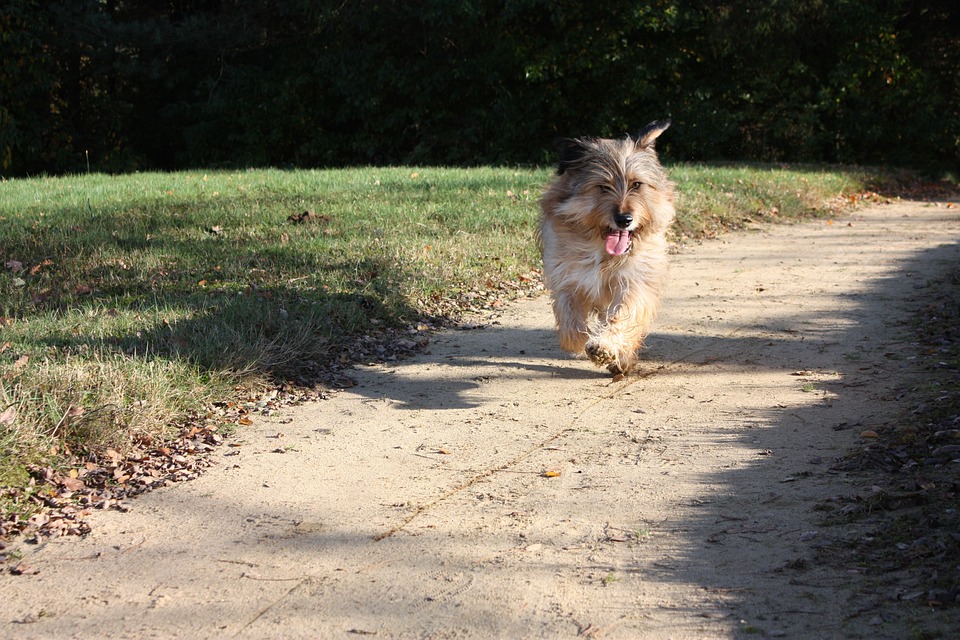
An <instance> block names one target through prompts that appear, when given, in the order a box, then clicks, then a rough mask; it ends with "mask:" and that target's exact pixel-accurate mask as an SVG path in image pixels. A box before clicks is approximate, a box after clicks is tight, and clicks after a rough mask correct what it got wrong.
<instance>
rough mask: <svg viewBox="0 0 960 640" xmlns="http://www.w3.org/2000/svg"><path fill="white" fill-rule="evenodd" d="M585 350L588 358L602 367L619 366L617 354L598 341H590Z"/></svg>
mask: <svg viewBox="0 0 960 640" xmlns="http://www.w3.org/2000/svg"><path fill="white" fill-rule="evenodd" d="M583 350H584V352H586V354H587V357H588V358H590V359H591V360H593V362H594V363H596V364H597V365H599V366H601V367H602V366H608V367H613V366H616V364H617V354H616V352H615V351H613V350H612V349H610V348H609V347H608V346H607V345H605V344H603V343H602V342H600V341H598V340H589V341H588V342H587V344H586V345H585V346H584V347H583Z"/></svg>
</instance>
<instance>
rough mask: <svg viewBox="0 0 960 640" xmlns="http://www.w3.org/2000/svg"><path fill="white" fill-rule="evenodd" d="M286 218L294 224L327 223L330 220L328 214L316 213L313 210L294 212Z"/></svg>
mask: <svg viewBox="0 0 960 640" xmlns="http://www.w3.org/2000/svg"><path fill="white" fill-rule="evenodd" d="M287 220H288V221H289V222H292V223H294V224H307V223H311V224H327V223H329V222H330V216H327V215H323V214H318V213H316V212H315V211H309V210H307V211H304V212H303V213H294V214H291V215H289V216H287Z"/></svg>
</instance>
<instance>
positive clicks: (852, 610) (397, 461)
mask: <svg viewBox="0 0 960 640" xmlns="http://www.w3.org/2000/svg"><path fill="white" fill-rule="evenodd" d="M958 239H960V215H958V213H957V209H956V208H953V209H947V208H944V207H934V206H930V205H924V204H922V203H901V204H895V205H890V206H885V207H880V208H874V209H870V210H866V211H863V212H860V213H858V214H856V215H854V216H852V217H850V218H845V219H842V220H837V221H834V222H832V223H827V222H826V221H819V222H812V223H806V224H802V225H796V226H782V227H781V226H778V227H773V228H764V229H762V230H755V231H753V232H750V233H745V234H739V235H736V236H731V237H727V238H725V239H722V240H719V241H713V242H709V243H706V244H704V245H701V246H697V247H690V248H687V249H684V250H683V251H681V252H680V255H677V256H674V260H673V266H672V271H671V273H672V278H671V287H670V291H669V296H668V299H667V301H666V305H665V308H664V313H663V315H662V317H661V319H660V321H659V322H658V324H657V327H656V330H655V333H654V335H653V336H652V337H651V339H650V341H649V349H648V350H647V351H646V353H645V356H644V365H643V368H642V374H641V376H640V377H632V378H628V379H626V380H625V381H623V382H618V383H613V382H611V380H610V378H609V377H608V376H606V375H601V373H600V372H599V371H597V370H594V369H593V368H592V367H591V366H590V365H589V364H588V363H586V362H583V361H575V360H571V359H569V358H567V357H565V356H564V355H563V354H561V353H560V352H559V350H558V349H557V346H556V340H555V338H554V336H553V333H552V330H551V327H552V317H551V315H550V311H549V304H548V301H547V299H546V298H545V297H540V298H537V299H533V300H529V301H525V302H522V303H519V304H516V305H514V306H511V307H510V308H509V309H508V310H506V311H505V312H504V313H503V314H502V316H500V317H499V318H496V319H495V321H494V322H493V323H492V324H490V325H488V326H486V327H484V328H479V329H474V330H469V331H456V332H450V333H445V334H441V335H439V336H437V337H435V339H434V341H433V343H432V345H431V348H430V352H429V353H427V354H424V355H422V356H419V357H417V358H415V359H412V360H409V361H405V362H402V363H399V364H396V365H392V366H388V367H384V366H374V367H367V368H363V369H359V370H358V371H357V372H356V379H357V382H358V384H357V386H356V387H354V388H352V389H349V390H346V391H343V392H341V393H339V394H337V395H336V396H335V397H334V398H333V399H331V400H328V401H324V402H320V403H316V404H313V405H309V406H305V407H301V408H298V409H295V410H290V411H288V412H286V413H284V414H282V415H279V416H275V417H269V418H267V417H265V418H261V419H258V420H257V421H256V423H255V424H254V426H253V427H251V428H249V430H248V431H247V432H245V433H244V434H243V436H242V437H241V438H240V439H239V444H240V445H241V446H239V447H233V448H230V449H229V450H223V451H218V452H217V453H216V454H215V455H217V456H218V457H219V458H220V460H219V463H218V464H217V466H216V467H214V468H213V469H212V470H210V471H208V472H207V473H206V474H205V475H204V476H203V477H201V478H200V479H199V480H196V481H194V482H191V483H187V484H185V485H179V486H174V487H170V488H167V489H163V490H159V491H156V492H154V493H151V494H148V495H145V496H143V497H141V498H139V499H137V500H135V501H133V502H132V503H131V506H132V510H131V511H130V512H129V513H125V514H121V513H114V512H105V513H101V514H97V516H96V519H95V521H94V529H93V533H92V534H91V535H89V536H88V537H87V538H85V539H82V540H76V539H64V540H54V541H51V542H49V543H47V544H44V545H42V546H40V547H39V548H38V547H28V546H24V547H23V552H24V553H25V560H26V561H27V562H28V563H29V564H30V565H31V566H33V567H34V568H36V569H38V573H36V574H35V575H22V576H11V575H3V576H2V577H0V593H2V598H0V637H5V638H12V637H16V638H52V637H56V638H68V637H78V638H92V637H116V638H168V637H184V638H187V637H189V638H208V637H239V638H326V637H331V638H337V637H359V636H365V635H370V636H375V637H377V638H467V639H482V638H483V639H485V638H529V637H547V638H553V637H559V638H562V637H577V636H578V635H579V636H582V637H602V638H739V637H763V636H764V635H766V636H768V637H789V638H803V639H810V638H838V637H865V638H866V637H869V638H898V637H904V636H905V630H909V629H910V628H911V627H910V625H911V624H912V622H911V616H912V615H913V614H912V613H911V611H912V610H911V609H909V608H907V609H905V610H900V609H898V610H897V611H896V612H894V613H890V612H887V611H884V610H883V609H882V606H881V605H880V604H878V603H880V602H881V601H883V600H884V599H885V598H888V595H889V594H887V593H878V594H877V599H876V601H865V600H863V599H862V598H859V597H854V594H855V593H857V592H858V591H857V588H859V592H860V593H862V587H863V585H864V581H865V580H868V579H869V577H868V576H865V575H863V574H862V573H860V572H859V571H858V568H857V567H848V566H829V564H828V563H825V562H823V560H822V559H820V560H817V559H815V557H816V556H815V550H816V547H817V546H818V545H823V544H827V543H829V541H830V540H831V536H832V535H834V534H833V532H832V531H831V530H830V528H828V527H824V526H823V525H822V522H821V521H822V514H821V513H819V512H817V511H815V510H814V508H815V507H816V505H817V504H818V503H820V502H821V501H823V500H825V499H828V498H831V497H834V496H839V495H849V494H851V493H854V492H856V491H858V490H860V489H862V487H860V486H858V484H857V483H863V482H864V480H863V479H858V478H856V477H848V476H847V475H845V474H843V473H839V472H836V471H832V470H831V466H832V463H833V461H834V460H835V459H836V458H837V457H838V456H839V455H841V454H842V453H844V452H845V451H846V450H847V449H848V448H850V447H852V446H855V445H856V444H857V443H858V441H860V439H861V437H860V433H861V432H862V431H864V430H868V429H870V428H871V425H876V424H878V423H880V422H882V421H883V420H884V419H885V417H886V416H889V415H892V414H893V412H895V411H898V410H900V409H901V407H900V406H899V404H898V402H897V400H896V395H895V394H894V393H893V390H894V389H895V387H896V386H897V385H899V384H902V383H903V381H904V379H905V376H908V375H910V374H911V369H910V361H909V359H899V358H897V357H895V356H896V354H898V353H900V352H903V351H904V350H907V349H908V348H909V344H908V343H905V342H903V341H902V334H901V333H900V331H901V330H902V329H901V328H898V321H899V320H900V319H901V318H902V317H903V313H904V310H905V308H906V307H907V306H908V305H907V302H906V301H907V300H908V299H915V298H916V296H918V295H922V288H923V287H924V286H925V284H926V282H927V280H928V279H930V278H931V277H934V276H936V275H938V274H942V273H944V272H945V271H946V270H947V269H949V268H951V265H953V264H956V262H957V260H958V258H960V246H958V244H957V242H958Z"/></svg>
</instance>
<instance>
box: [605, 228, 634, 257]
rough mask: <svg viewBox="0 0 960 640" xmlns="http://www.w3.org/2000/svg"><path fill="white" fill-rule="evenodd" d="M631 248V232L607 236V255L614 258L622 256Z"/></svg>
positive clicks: (615, 232)
mask: <svg viewBox="0 0 960 640" xmlns="http://www.w3.org/2000/svg"><path fill="white" fill-rule="evenodd" d="M629 247H630V232H629V231H624V230H622V229H621V230H619V231H611V232H610V233H608V234H607V253H609V254H610V255H612V256H622V255H623V254H624V253H626V252H627V248H629Z"/></svg>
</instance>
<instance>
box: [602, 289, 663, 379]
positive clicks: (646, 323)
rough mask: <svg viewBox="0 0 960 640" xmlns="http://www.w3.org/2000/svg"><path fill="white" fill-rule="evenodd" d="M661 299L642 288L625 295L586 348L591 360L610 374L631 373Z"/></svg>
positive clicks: (612, 307) (615, 302) (613, 306)
mask: <svg viewBox="0 0 960 640" xmlns="http://www.w3.org/2000/svg"><path fill="white" fill-rule="evenodd" d="M658 299H659V296H657V294H656V292H655V291H653V290H651V289H648V288H647V287H644V286H642V285H641V286H635V287H632V288H630V289H628V290H627V291H624V292H622V294H621V296H619V299H618V300H615V301H614V302H613V304H611V306H610V312H609V314H608V316H607V318H606V321H605V322H603V323H602V324H600V325H599V326H598V327H596V330H594V331H592V332H591V334H592V335H591V337H590V339H589V340H588V341H587V343H586V344H585V345H584V350H585V351H586V354H587V355H588V356H589V357H590V359H591V360H593V361H594V362H595V363H596V364H598V365H601V366H606V367H607V369H609V370H610V372H611V373H615V374H616V373H623V374H627V373H630V371H631V370H632V369H633V367H634V365H636V363H637V358H638V353H639V351H640V349H641V348H642V347H643V341H644V339H645V338H646V337H647V333H648V332H649V331H650V325H651V324H652V323H653V319H654V316H656V312H657V306H658Z"/></svg>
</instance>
